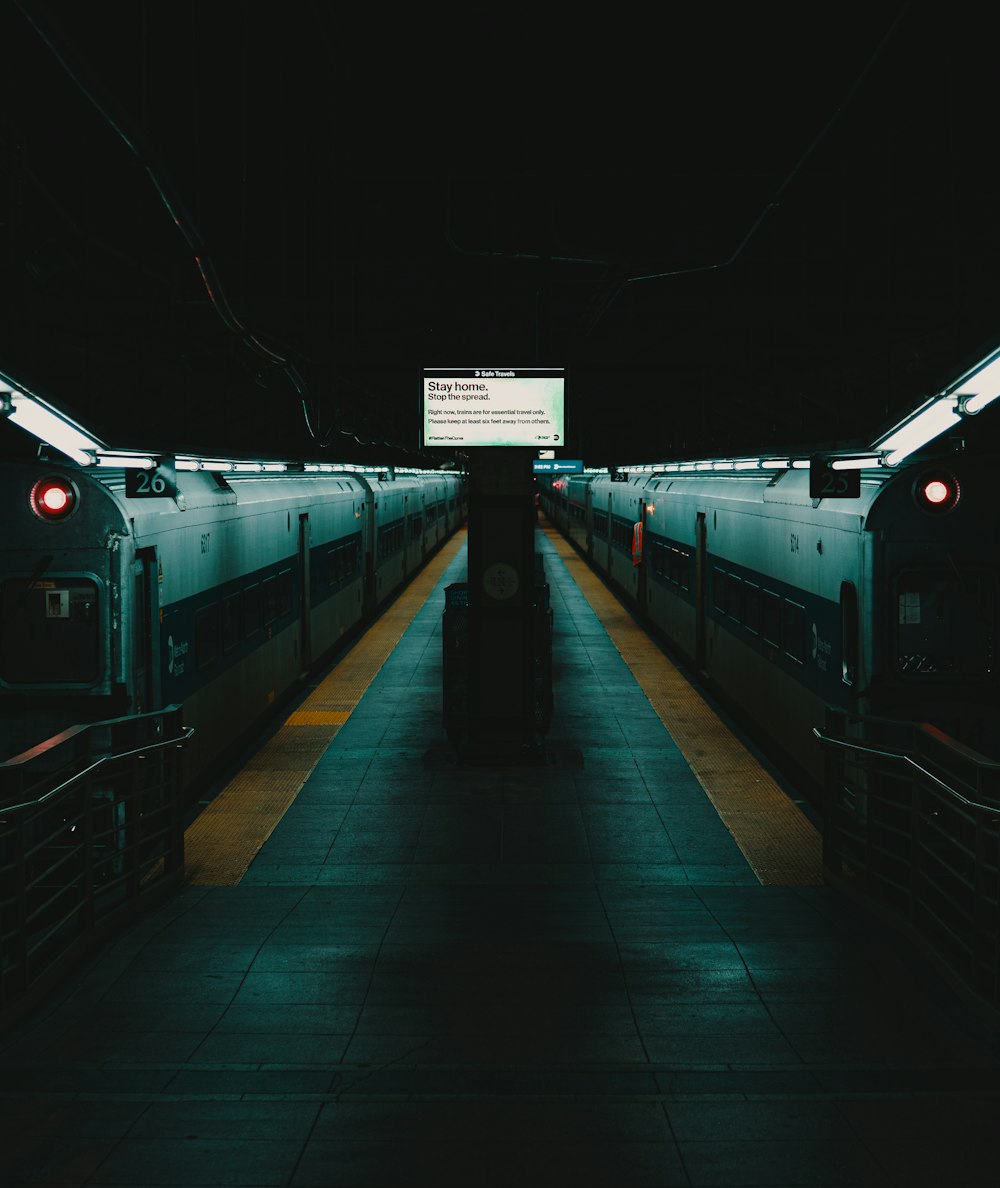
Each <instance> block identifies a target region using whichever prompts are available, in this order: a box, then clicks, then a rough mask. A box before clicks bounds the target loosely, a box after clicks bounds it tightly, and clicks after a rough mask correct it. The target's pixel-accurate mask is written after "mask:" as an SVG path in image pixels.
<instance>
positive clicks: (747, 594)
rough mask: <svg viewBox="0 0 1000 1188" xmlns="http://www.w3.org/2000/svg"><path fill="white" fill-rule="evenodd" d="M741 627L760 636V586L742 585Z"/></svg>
mask: <svg viewBox="0 0 1000 1188" xmlns="http://www.w3.org/2000/svg"><path fill="white" fill-rule="evenodd" d="M743 626H744V627H746V629H747V630H748V631H752V632H753V633H754V635H759V634H760V586H758V585H756V584H755V583H754V582H744V583H743Z"/></svg>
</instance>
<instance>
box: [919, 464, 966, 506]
mask: <svg viewBox="0 0 1000 1188" xmlns="http://www.w3.org/2000/svg"><path fill="white" fill-rule="evenodd" d="M961 497H962V488H961V487H960V486H959V482H958V479H957V478H955V476H954V475H953V474H951V473H949V472H948V471H946V470H925V471H924V472H923V473H922V474H920V475H918V477H917V480H916V482H915V483H914V484H913V498H914V499H915V500H916V503H917V506H918V507H921V508H923V510H924V511H926V512H931V513H932V514H933V515H942V514H944V513H945V512H950V511H954V509H955V508H956V507H958V501H959V500H960V499H961Z"/></svg>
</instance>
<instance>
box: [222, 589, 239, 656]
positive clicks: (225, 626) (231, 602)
mask: <svg viewBox="0 0 1000 1188" xmlns="http://www.w3.org/2000/svg"><path fill="white" fill-rule="evenodd" d="M240 606H241V604H240V596H239V594H230V595H229V597H228V598H223V600H222V650H223V651H224V652H231V651H232V650H233V648H235V647H236V645H237V644H238V643H239V642H240V639H241V638H242V635H243V632H242V626H243V624H242V623H241V622H240Z"/></svg>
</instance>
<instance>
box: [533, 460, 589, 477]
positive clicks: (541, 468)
mask: <svg viewBox="0 0 1000 1188" xmlns="http://www.w3.org/2000/svg"><path fill="white" fill-rule="evenodd" d="M531 469H532V472H533V473H534V474H583V460H582V459H580V458H560V459H558V460H556V459H544V460H542V461H536V462H532V464H531Z"/></svg>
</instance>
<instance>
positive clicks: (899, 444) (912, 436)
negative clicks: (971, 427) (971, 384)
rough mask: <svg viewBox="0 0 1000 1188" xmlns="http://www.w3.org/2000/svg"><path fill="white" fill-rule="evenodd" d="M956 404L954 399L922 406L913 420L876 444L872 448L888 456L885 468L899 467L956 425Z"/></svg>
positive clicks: (949, 397)
mask: <svg viewBox="0 0 1000 1188" xmlns="http://www.w3.org/2000/svg"><path fill="white" fill-rule="evenodd" d="M956 403H957V400H956V397H954V396H941V397H939V398H938V399H936V400H933V401H931V402H930V403H929V404H927V405H925V406H924V407H923V408H922V409H921V410H920V411H919V412H918V413H917V414H916V416H914V417H911V418H910V420H908V421H907V422H906V423H905V424H903V425H900V426H899V427H898V428H897V429H896V430H894V431H893V432H892V433H890V434H889V436H888V437H886V438H884V439H883V440H882V441H878V442H876V443H875V447H876V448H877V449H880V450H885V451H886V453H887V457H886V463H887V465H889V466H896V465H898V464H899V463H900V462H902V461H903V459H904V458H908V457H909V456H910V454H912V453H913V452H914V450H919V449H920V447H921V446H924V445H926V444H927V443H928V442H929V441H933V440H934V438H935V437H940V435H941V434H942V433H944V432H945V431H946V430H948V429H950V428H952V426H954V425H957V424H958V423H959V422H960V421H961V419H962V418H961V417H960V416H959V414H958V413H957V412H956V411H955V405H956Z"/></svg>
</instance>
